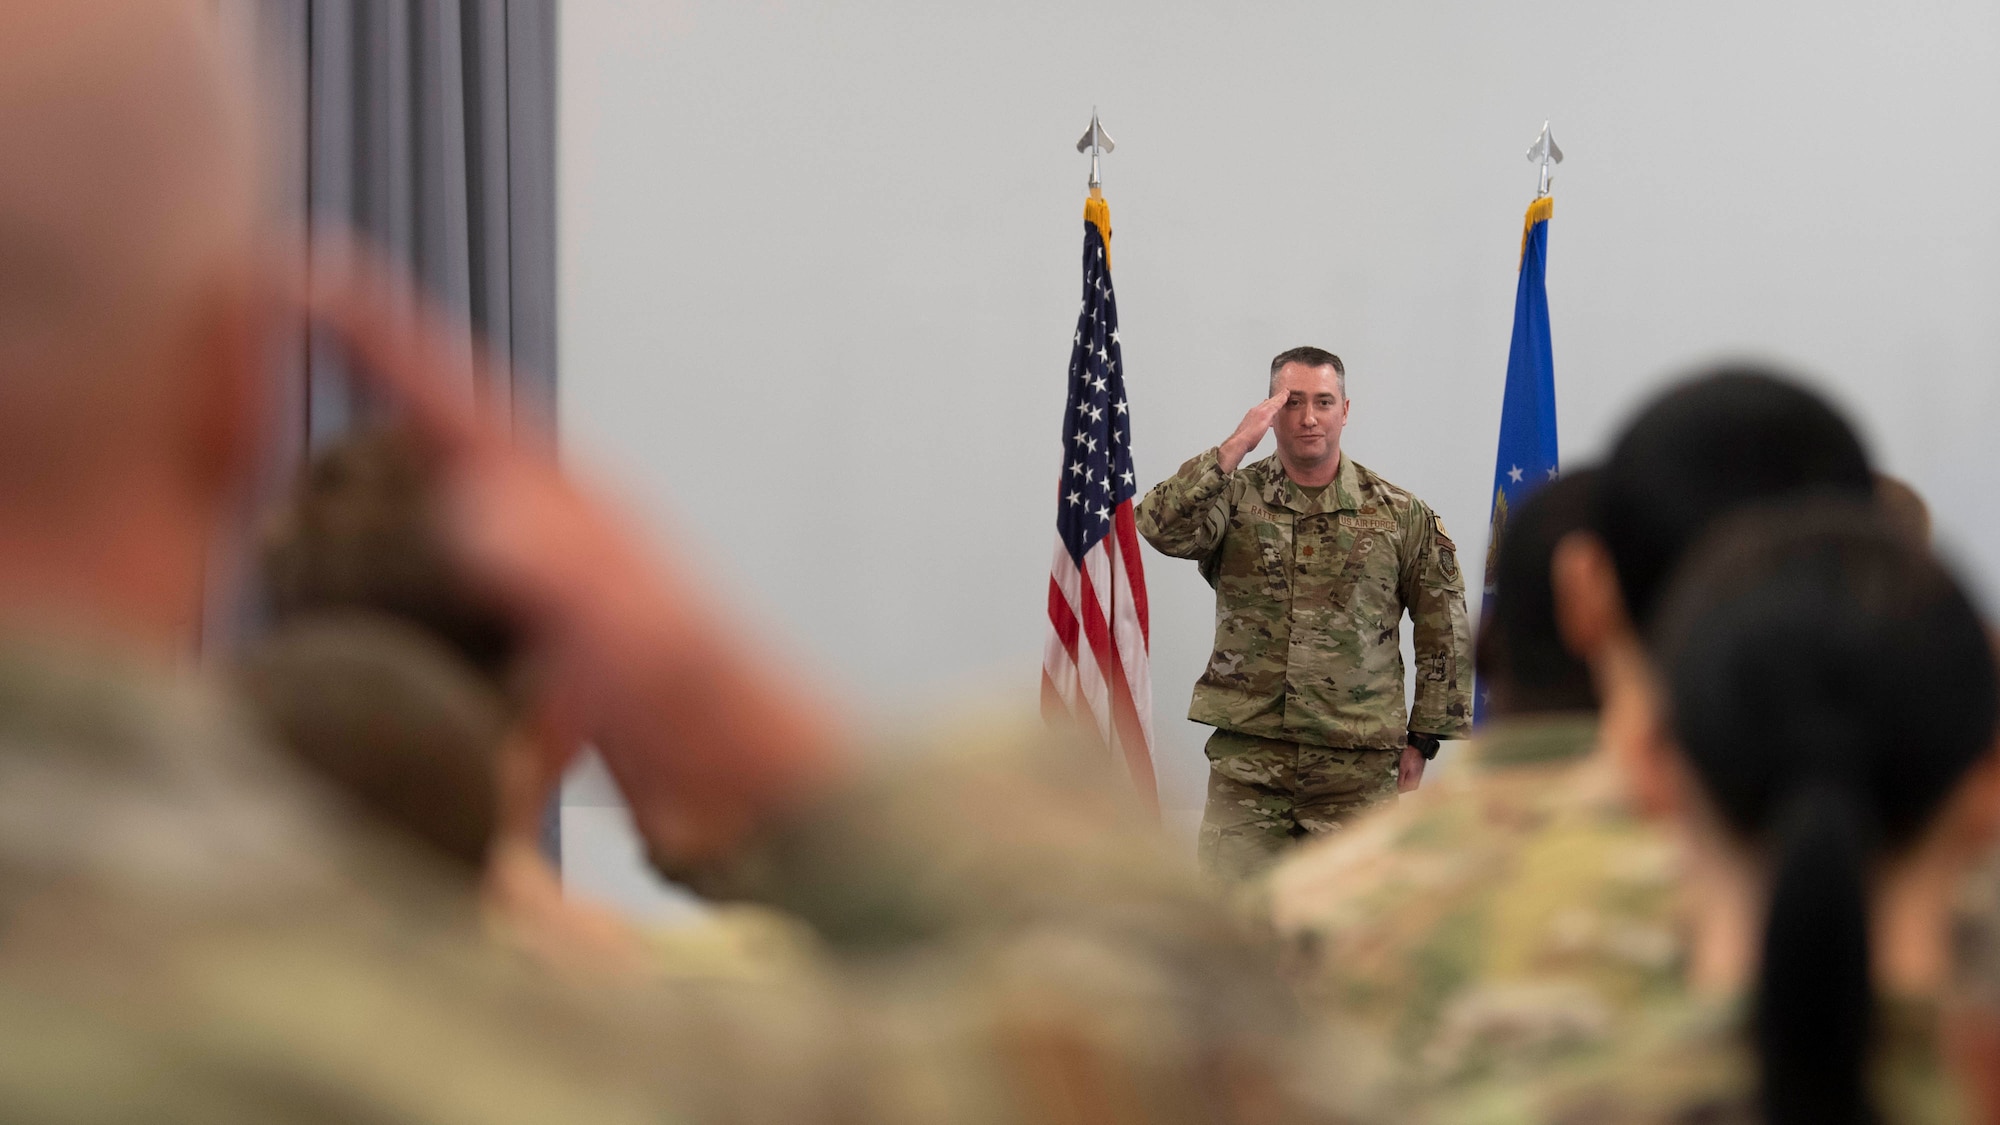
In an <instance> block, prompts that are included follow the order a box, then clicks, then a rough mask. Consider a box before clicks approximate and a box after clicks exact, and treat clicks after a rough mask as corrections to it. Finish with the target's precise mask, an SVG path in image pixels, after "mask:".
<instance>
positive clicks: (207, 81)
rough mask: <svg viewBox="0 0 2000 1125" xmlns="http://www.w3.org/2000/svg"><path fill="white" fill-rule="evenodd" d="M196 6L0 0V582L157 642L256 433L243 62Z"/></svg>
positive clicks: (258, 268)
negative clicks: (0, 156) (2, 2)
mask: <svg viewBox="0 0 2000 1125" xmlns="http://www.w3.org/2000/svg"><path fill="white" fill-rule="evenodd" d="M212 7H213V6H212V5H210V4H206V3H200V2H196V0H19V2H16V3H10V4H8V5H6V6H5V8H4V14H0V152H5V153H6V154H7V157H6V159H5V160H4V161H0V544H4V549H0V572H4V573H5V574H6V575H7V578H6V580H5V581H4V582H0V591H4V593H0V598H4V599H5V600H6V602H7V604H6V606H5V607H4V608H5V609H6V610H8V611H10V615H13V616H20V615H22V614H24V613H32V614H36V615H40V616H43V617H53V618H59V619H61V621H62V622H63V623H72V622H78V621H81V620H86V619H87V620H88V622H89V624H91V625H94V626H98V627H102V628H105V629H108V630H110V631H113V632H118V633H123V634H126V635H133V636H138V635H144V636H145V637H146V638H147V639H149V640H151V641H154V642H169V643H178V642H181V641H184V640H185V638H184V637H178V636H174V635H173V634H175V633H176V632H184V631H185V630H186V628H187V626H188V625H190V624H191V623H192V621H193V619H194V616H195V613H196V606H197V604H198V603H197V600H198V598H199V591H200V585H201V568H202V558H201V555H202V550H203V548H204V546H205V545H206V542H207V540H208V538H209V536H210V534H211V533H212V531H213V530H214V528H215V526H216V525H217V524H218V522H219V521H220V520H221V519H222V517H223V515H224V514H225V513H226V512H227V511H228V510H229V509H230V507H231V505H232V504H233V503H234V502H235V500H236V498H237V497H238V496H239V495H240V493H241V492H242V490H243V489H244V487H245V486H246V484H247V482H248V480H249V475H250V472H251V469H252V466H253V465H254V462H255V455H256V452H257V444H258V431H259V428H260V425H259V423H260V421H261V417H260V412H261V408H262V396H261V394H260V390H259V388H260V386H261V375H262V370H263V364H262V361H263V359H264V354H263V353H264V347H265V343H266V339H267V335H268V329H269V327H270V322H271V318H272V315H273V313H274V311H275V308H276V306H275V301H274V297H275V291H274V290H273V289H272V288H271V287H269V285H268V284H267V281H268V278H269V276H270V274H269V272H268V270H267V269H266V263H265V262H264V260H263V254H264V251H265V247H264V245H263V242H262V235H263V229H262V212H261V209H260V205H261V203H262V198H261V191H260V186H259V183H258V177H257V169H256V153H255V145H254V143H253V140H254V137H253V128H252V122H251V117H250V113H249V101H248V98H247V97H246V92H247V91H246V75H247V73H248V71H247V68H246V67H245V66H243V65H242V60H240V59H238V58H235V57H234V56H233V55H232V52H231V51H230V50H228V49H227V45H226V44H225V43H223V42H222V41H221V39H220V34H221V33H220V30H219V23H220V21H218V20H217V18H216V16H215V13H214V12H213V10H212Z"/></svg>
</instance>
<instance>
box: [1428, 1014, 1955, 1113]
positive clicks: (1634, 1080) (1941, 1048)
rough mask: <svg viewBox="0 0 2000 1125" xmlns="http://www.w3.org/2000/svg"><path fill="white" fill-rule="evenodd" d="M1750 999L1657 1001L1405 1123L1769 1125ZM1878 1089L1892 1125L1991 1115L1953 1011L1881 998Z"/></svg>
mask: <svg viewBox="0 0 2000 1125" xmlns="http://www.w3.org/2000/svg"><path fill="white" fill-rule="evenodd" d="M1749 1012H1750V1002H1749V1000H1748V998H1746V997H1729V996H1701V995H1695V994H1681V995H1678V996H1675V997H1672V998H1667V999H1662V1000H1659V1001H1656V1002H1653V1003H1650V1004H1648V1005H1647V1006H1646V1007H1645V1008H1644V1009H1643V1010H1641V1011H1638V1012H1636V1013H1634V1017H1633V1019H1632V1020H1630V1021H1629V1022H1628V1023H1627V1024H1626V1025H1625V1026H1624V1027H1623V1028H1621V1031H1620V1035H1619V1037H1618V1040H1617V1041H1616V1042H1613V1043H1608V1044H1603V1045H1600V1046H1599V1047H1597V1048H1594V1049H1591V1050H1580V1051H1574V1052H1571V1053H1569V1054H1568V1055H1565V1056H1564V1057H1562V1058H1560V1059H1556V1060H1553V1061H1552V1062H1551V1063H1550V1064H1549V1065H1546V1066H1543V1067H1541V1068H1538V1069H1536V1070H1534V1071H1531V1072H1526V1073H1520V1072H1514V1073H1504V1074H1502V1073H1494V1074H1490V1075H1487V1076H1486V1077H1484V1078H1483V1079H1481V1080H1479V1081H1474V1082H1469V1083H1464V1084H1462V1085H1460V1086H1457V1087H1455V1088H1452V1089H1449V1090H1445V1091H1440V1092H1438V1093H1434V1094H1433V1095H1431V1096H1429V1097H1426V1098H1423V1099H1421V1100H1420V1101H1419V1102H1417V1103H1416V1105H1415V1107H1414V1109H1413V1110H1412V1111H1411V1112H1407V1113H1404V1114H1399V1115H1397V1116H1396V1117H1395V1118H1394V1119H1395V1120H1403V1121H1415V1122H1422V1123H1425V1125H1543V1123H1545V1122H1561V1123H1562V1125H1689V1123H1691V1122H1700V1123H1702V1125H1761V1123H1762V1122H1764V1120H1765V1117H1764V1114H1763V1112H1762V1111H1761V1109H1760V1108H1759V1107H1758V1104H1757V1060H1756V1053H1755V1050H1756V1049H1755V1047H1754V1046H1753V1043H1752V1039H1751V1035H1750V1017H1749ZM1875 1018H1876V1040H1875V1051H1874V1056H1873V1058H1872V1060H1871V1066H1870V1073H1869V1085H1870V1087H1871V1093H1872V1096H1873V1099H1874V1103H1875V1108H1876V1109H1877V1110H1878V1111H1879V1112H1880V1114H1881V1121H1882V1122H1883V1125H1970V1123H1971V1122H1973V1121H1980V1120H1987V1118H1984V1117H1981V1116H1979V1115H1978V1114H1977V1113H1976V1112H1975V1110H1974V1109H1973V1105H1974V1102H1973V1100H1972V1098H1971V1096H1970V1091H1968V1090H1967V1089H1966V1088H1965V1086H1964V1085H1963V1084H1962V1083H1961V1081H1960V1078H1959V1076H1958V1074H1957V1073H1955V1072H1954V1069H1953V1066H1952V1060H1951V1059H1950V1057H1949V1056H1948V1054H1947V1049H1946V1046H1945V1041H1944V1035H1943V1032H1942V1027H1943V1021H1942V1011H1941V1006H1940V1005H1939V1004H1938V1003H1937V1002H1936V1001H1935V1000H1933V999H1931V998H1928V997H1920V996H1894V997H1886V998H1883V999H1882V1000H1880V1001H1878V1003H1877V1007H1876V1013H1875Z"/></svg>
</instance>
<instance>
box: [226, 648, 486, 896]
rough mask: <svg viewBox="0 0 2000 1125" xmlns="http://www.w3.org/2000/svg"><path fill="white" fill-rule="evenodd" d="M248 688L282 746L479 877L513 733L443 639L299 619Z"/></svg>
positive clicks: (482, 684)
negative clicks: (504, 757)
mask: <svg viewBox="0 0 2000 1125" xmlns="http://www.w3.org/2000/svg"><path fill="white" fill-rule="evenodd" d="M239 681H240V684H241V686H242V689H243V692H244V695H245V696H246V697H247V699H248V701H249V703H250V705H251V707H252V709H253V711H254V712H255V713H256V714H257V716H258V717H259V718H261V719H262V720H263V721H264V723H265V724H266V726H267V727H268V729H269V730H270V732H271V733H272V734H273V735H274V736H275V738H276V742H277V744H278V745H279V746H280V747H282V748H284V749H287V750H290V751H291V752H292V753H293V754H294V755H296V756H297V758H298V759H299V760H300V761H301V762H303V763H304V764H305V765H306V767H307V768H308V770H309V771H311V772H312V773H315V774H317V775H319V776H320V777H322V778H324V779H325V780H326V781H328V782H329V783H331V785H332V787H333V788H334V789H335V790H336V791H337V792H338V793H340V794H341V795H342V796H343V797H345V798H346V799H347V800H348V801H349V802H350V803H351V804H352V805H353V806H354V808H355V809H356V810H357V811H359V812H361V813H363V814H365V815H367V816H368V817H370V818H371V819H373V820H375V821H377V822H378V823H382V824H385V825H388V826H390V827H391V828H394V829H396V830H399V831H401V832H402V833H405V834H407V835H408V836H411V837H414V838H415V839H417V840H419V841H421V842H423V843H425V844H427V845H429V846H430V847H431V848H432V849H433V850H435V851H436V852H438V853H439V854H441V855H444V856H446V857H448V858H450V859H453V860H456V861H458V862H459V863H461V864H463V865H464V866H465V867H466V868H467V869H469V870H470V871H477V870H478V869H480V868H481V867H482V866H483V865H484V864H485V862H486V857H487V853H488V851H489V850H490V848H491V846H492V843H493V837H494V834H495V831H496V821H497V817H498V808H499V781H498V770H499V768H500V766H499V762H500V754H501V748H502V746H503V744H504V743H505V742H506V741H507V739H508V737H509V734H510V731H511V728H512V724H511V722H510V721H509V718H508V713H507V709H506V706H505V704H504V701H503V700H502V699H501V697H500V694H499V693H498V692H497V691H495V690H494V688H493V686H492V684H491V683H489V682H488V681H487V680H485V679H484V678H483V677H481V676H480V675H479V673H478V672H476V671H475V670H474V669H473V668H472V667H470V666H469V665H468V664H466V662H465V661H464V660H462V659H460V658H459V657H458V656H456V655H455V654H453V653H452V652H451V650H450V649H448V648H447V647H445V645H443V644H442V643H440V642H439V641H438V640H437V638H435V637H434V636H432V635H430V634H427V633H425V632H424V631H423V630H421V629H418V628H415V627H413V626H411V625H409V624H407V623H404V622H399V621H397V620H395V619H393V618H388V617H383V616H380V615H377V614H368V613H359V612H347V613H326V614H321V615H318V616H307V617H300V618H297V619H295V620H293V621H292V622H290V623H289V624H287V625H286V626H285V627H284V628H281V629H279V630H278V631H277V632H275V633H273V634H272V635H270V636H269V637H267V638H265V639H264V640H263V641H261V642H260V643H259V644H257V645H256V646H255V647H254V648H253V649H252V650H251V651H250V652H249V654H248V655H247V657H246V658H245V659H244V661H243V662H242V665H241V668H240V670H239Z"/></svg>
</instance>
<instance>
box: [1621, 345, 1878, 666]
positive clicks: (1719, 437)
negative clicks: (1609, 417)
mask: <svg viewBox="0 0 2000 1125" xmlns="http://www.w3.org/2000/svg"><path fill="white" fill-rule="evenodd" d="M1874 488H1875V474H1874V471H1873V470H1872V469H1871V468H1870V467H1869V464H1868V454H1867V452H1866V451H1864V450H1863V449H1862V447H1861V439H1860V438H1859V437H1857V436H1855V433H1854V429H1853V427H1851V426H1849V425H1848V424H1847V420H1846V419H1844V418H1842V417H1841V416H1840V414H1839V412H1838V411H1836V410H1834V408H1833V407H1832V406H1829V405H1828V404H1827V402H1826V401H1825V400H1824V399H1822V398H1820V397H1819V396H1818V395H1816V394H1814V393H1812V392H1811V391H1809V390H1806V389H1805V388H1804V387H1803V386H1801V385H1799V384H1798V383H1797V382H1795V381H1793V380H1792V379H1791V378H1789V377H1787V376H1785V375H1781V374H1779V373H1778V372H1775V371H1773V370H1771V369H1769V368H1765V367H1759V366H1752V365H1743V364H1738V365H1730V366H1724V367H1718V368H1715V369H1712V370H1711V371H1709V372H1708V373H1707V374H1705V375H1702V376H1699V377H1697V378H1694V379H1690V380H1687V381H1685V382H1683V383H1680V384H1679V385H1677V386H1675V387H1674V388H1673V389H1672V390H1669V391H1668V392H1667V393H1665V394H1663V395H1661V396H1660V397H1659V398H1657V399H1654V400H1653V402H1652V404H1651V405H1649V406H1647V407H1646V409H1645V410H1643V411H1641V412H1640V413H1639V416H1638V417H1637V418H1635V419H1633V421H1632V422H1631V424H1630V425H1628V426H1626V427H1625V431H1624V433H1623V434H1621V435H1619V437H1618V440H1617V441H1616V442H1615V443H1614V444H1613V445H1612V448H1611V456H1610V457H1609V458H1607V459H1606V460H1605V462H1604V471H1603V476H1602V477H1601V478H1600V479H1599V481H1598V488H1597V514H1596V518H1595V520H1594V521H1593V522H1594V523H1595V524H1596V527H1597V531H1598V534H1599V535H1601V536H1602V537H1603V539H1604V544H1605V546H1606V547H1607V548H1608V549H1609V550H1610V552H1611V561H1612V565H1613V566H1614V568H1615V569H1616V570H1617V573H1618V584H1619V587H1620V589H1621V591H1622V592H1623V594H1624V597H1625V609H1626V612H1627V613H1628V614H1630V616H1631V618H1632V622H1633V624H1634V625H1635V626H1636V627H1638V628H1640V629H1642V630H1643V629H1644V628H1645V627H1646V626H1647V625H1648V624H1649V623H1650V622H1651V621H1652V617H1653V612H1654V610H1655V608H1656V607H1657V604H1658V602H1659V600H1660V595H1661V592H1662V591H1663V589H1664V588H1665V586H1666V583H1667V579H1668V578H1669V577H1670V576H1671V575H1672V574H1673V572H1674V568H1675V567H1676V566H1677V565H1678V564H1679V563H1680V561H1681V557H1682V556H1683V555H1685V554H1686V553H1687V551H1688V549H1689V548H1690V547H1692V546H1693V545H1694V543H1695V542H1696V541H1697V540H1699V539H1700V538H1701V535H1702V533H1703V532H1705V531H1707V530H1708V529H1709V527H1711V526H1712V525H1713V524H1714V523H1715V522H1716V521H1717V520H1718V519H1720V518H1721V517H1723V516H1725V515H1728V514H1729V513H1731V512H1733V511H1735V510H1736V509H1738V508H1741V507H1743V506H1745V505H1748V504H1756V503H1767V502H1773V501H1780V500H1794V499H1804V498H1807V497H1809V496H1811V495H1814V494H1827V495H1834V496H1842V497H1847V498H1850V499H1856V500H1862V501H1865V500H1867V499H1868V498H1869V497H1870V495H1872V493H1873V491H1874Z"/></svg>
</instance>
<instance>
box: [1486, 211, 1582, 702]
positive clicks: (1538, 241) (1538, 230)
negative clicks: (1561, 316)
mask: <svg viewBox="0 0 2000 1125" xmlns="http://www.w3.org/2000/svg"><path fill="white" fill-rule="evenodd" d="M1554 213H1555V200H1554V199H1553V198H1552V197H1550V196H1546V195H1544V196H1542V197H1540V198H1539V199H1536V200H1535V201H1534V202H1533V203H1531V204H1529V205H1528V215H1527V219H1526V220H1525V221H1524V223H1523V228H1522V232H1521V277H1520V281H1519V283H1518V284H1517V286H1516V287H1515V289H1514V343H1513V346H1512V347H1511V348H1510V349H1509V350H1508V352H1507V393H1506V398H1505V399H1504V400H1503V401H1502V403H1501V405H1500V454H1499V456H1498V457H1497V458H1496V459H1495V461H1494V464H1493V517H1492V533H1491V535H1489V536H1488V537H1487V540H1486V584H1485V590H1484V597H1486V598H1491V597H1492V596H1493V568H1494V563H1495V562H1496V561H1497V559H1498V557H1499V556H1498V551H1499V546H1500V536H1501V535H1502V534H1504V533H1505V531H1506V527H1507V512H1508V510H1509V509H1510V508H1517V507H1519V506H1520V504H1521V502H1522V501H1523V500H1526V499H1527V498H1528V496H1529V495H1530V494H1532V493H1533V492H1534V491H1535V489H1537V488H1540V487H1541V486H1542V485H1545V484H1547V483H1548V482H1550V481H1552V480H1554V479H1556V474H1557V472H1558V471H1559V465H1560V462H1559V461H1558V459H1557V456H1556V369H1555V360H1554V358H1553V357H1552V356H1551V354H1550V352H1549V291H1548V284H1547V276H1548V263H1549V216H1550V215H1553V214H1554ZM1483 605H1484V602H1483V601H1482V607H1483ZM1484 612H1485V611H1484V609H1483V608H1482V610H1481V613H1482V615H1484ZM1485 712H1486V693H1485V692H1484V691H1480V692H1477V693H1476V694H1475V696H1474V699H1473V710H1472V714H1473V721H1474V722H1479V721H1481V720H1482V719H1484V717H1485Z"/></svg>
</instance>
